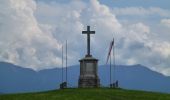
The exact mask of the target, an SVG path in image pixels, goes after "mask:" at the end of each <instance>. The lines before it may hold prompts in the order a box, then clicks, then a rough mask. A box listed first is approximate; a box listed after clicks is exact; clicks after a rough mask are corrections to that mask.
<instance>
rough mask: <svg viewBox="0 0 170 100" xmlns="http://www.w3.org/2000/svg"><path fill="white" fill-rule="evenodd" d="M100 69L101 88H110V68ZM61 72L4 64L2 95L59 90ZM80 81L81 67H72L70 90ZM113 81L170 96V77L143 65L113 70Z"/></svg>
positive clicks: (0, 70)
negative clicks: (169, 94)
mask: <svg viewBox="0 0 170 100" xmlns="http://www.w3.org/2000/svg"><path fill="white" fill-rule="evenodd" d="M98 69H99V71H98V73H99V77H100V81H101V86H105V87H106V86H109V82H110V81H109V75H110V74H109V66H108V65H101V66H99V68H98ZM61 72H62V69H61V68H53V69H44V70H40V71H34V70H32V69H29V68H24V67H21V66H17V65H14V64H11V63H6V62H0V93H21V92H38V91H47V90H53V89H58V88H59V84H60V83H61V80H62V78H61ZM64 72H65V71H64ZM78 78H79V65H74V66H69V67H68V85H69V87H77V85H78ZM64 79H65V76H64ZM112 80H113V81H116V80H118V81H119V87H120V88H124V89H134V90H145V91H155V92H165V93H170V86H169V85H170V77H169V76H164V75H163V74H161V73H158V72H155V71H152V70H150V69H148V68H147V67H145V66H143V65H140V64H137V65H128V66H127V65H116V66H115V67H112Z"/></svg>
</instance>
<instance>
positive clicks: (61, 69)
mask: <svg viewBox="0 0 170 100" xmlns="http://www.w3.org/2000/svg"><path fill="white" fill-rule="evenodd" d="M61 73H62V74H61V77H62V83H63V45H62V69H61Z"/></svg>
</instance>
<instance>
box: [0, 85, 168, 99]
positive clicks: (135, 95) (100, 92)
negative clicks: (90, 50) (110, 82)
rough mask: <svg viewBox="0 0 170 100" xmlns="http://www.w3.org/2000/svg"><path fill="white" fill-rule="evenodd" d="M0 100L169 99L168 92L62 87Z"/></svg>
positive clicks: (2, 97)
mask: <svg viewBox="0 0 170 100" xmlns="http://www.w3.org/2000/svg"><path fill="white" fill-rule="evenodd" d="M0 100H170V94H163V93H154V92H144V91H134V90H124V89H107V88H96V89H63V90H54V91H48V92H39V93H24V94H5V95H0Z"/></svg>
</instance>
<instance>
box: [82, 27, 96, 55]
mask: <svg viewBox="0 0 170 100" xmlns="http://www.w3.org/2000/svg"><path fill="white" fill-rule="evenodd" d="M82 34H87V55H86V56H91V55H90V34H95V31H90V26H87V31H82Z"/></svg>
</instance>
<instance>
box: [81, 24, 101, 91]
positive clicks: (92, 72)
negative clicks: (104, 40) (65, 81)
mask: <svg viewBox="0 0 170 100" xmlns="http://www.w3.org/2000/svg"><path fill="white" fill-rule="evenodd" d="M82 34H87V54H86V56H85V57H84V58H82V59H81V60H79V62H80V76H79V82H78V87H79V88H86V87H99V86H100V80H99V77H98V64H97V63H98V59H96V58H94V57H92V55H91V54H90V34H95V31H90V26H87V31H82Z"/></svg>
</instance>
